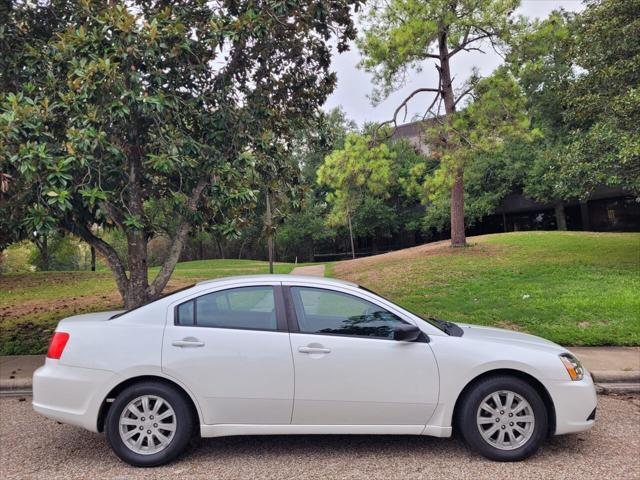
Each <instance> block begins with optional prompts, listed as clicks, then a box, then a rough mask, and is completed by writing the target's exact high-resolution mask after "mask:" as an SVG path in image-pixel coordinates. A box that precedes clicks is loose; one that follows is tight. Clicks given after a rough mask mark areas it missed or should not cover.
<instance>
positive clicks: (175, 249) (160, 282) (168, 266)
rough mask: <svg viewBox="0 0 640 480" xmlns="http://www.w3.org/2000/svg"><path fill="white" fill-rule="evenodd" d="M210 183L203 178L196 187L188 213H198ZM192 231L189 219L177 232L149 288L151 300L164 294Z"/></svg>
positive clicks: (188, 202) (184, 221)
mask: <svg viewBox="0 0 640 480" xmlns="http://www.w3.org/2000/svg"><path fill="white" fill-rule="evenodd" d="M208 183H209V182H208V179H206V178H202V179H200V181H199V182H198V184H197V185H196V186H195V187H194V189H193V190H192V192H191V196H190V197H189V200H188V201H187V212H188V213H193V212H195V211H196V209H197V207H198V202H199V201H200V196H201V195H202V192H203V191H204V189H205V188H206V186H207V184H208ZM190 230H191V224H190V222H189V220H187V219H185V220H183V221H182V223H181V224H180V226H179V227H178V229H177V230H176V234H175V237H174V239H173V243H172V244H171V248H170V249H169V255H167V258H166V260H165V261H164V263H163V264H162V267H161V268H160V271H159V272H158V274H157V275H156V278H154V279H153V282H152V283H151V285H150V286H149V298H150V299H151V300H153V299H155V298H156V297H157V296H158V295H160V293H162V290H164V287H165V286H166V285H167V282H168V281H169V277H171V274H172V273H173V269H174V268H175V266H176V263H178V259H179V258H180V254H181V253H182V247H183V246H184V243H185V240H186V239H187V235H188V234H189V231H190Z"/></svg>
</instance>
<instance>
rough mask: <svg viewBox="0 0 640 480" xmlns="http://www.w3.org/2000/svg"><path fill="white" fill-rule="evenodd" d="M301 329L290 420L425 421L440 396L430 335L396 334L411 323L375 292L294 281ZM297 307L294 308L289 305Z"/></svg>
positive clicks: (295, 337)
mask: <svg viewBox="0 0 640 480" xmlns="http://www.w3.org/2000/svg"><path fill="white" fill-rule="evenodd" d="M288 292H289V297H288V298H289V299H290V300H289V301H291V302H292V303H293V307H294V308H293V309H292V310H293V311H294V312H295V317H296V319H297V324H298V330H299V332H293V331H292V332H291V348H292V353H293V358H294V365H295V401H294V409H293V417H292V423H293V424H297V425H318V424H324V425H425V424H426V423H427V421H428V420H429V418H430V417H431V414H432V413H433V411H434V410H435V407H436V404H437V401H438V384H439V381H438V369H437V365H436V362H435V358H434V355H433V353H432V351H431V348H429V345H428V343H425V342H400V341H395V340H393V338H392V336H393V329H394V326H395V325H397V324H398V323H409V322H408V321H406V320H403V319H402V318H400V316H398V315H396V314H394V313H392V312H390V311H388V309H385V308H382V307H380V306H379V305H377V304H376V303H374V302H373V301H371V298H369V299H366V298H364V295H363V296H359V295H356V294H351V293H344V292H341V291H338V290H330V289H326V288H315V287H303V286H291V287H289V288H288ZM292 313H293V312H292Z"/></svg>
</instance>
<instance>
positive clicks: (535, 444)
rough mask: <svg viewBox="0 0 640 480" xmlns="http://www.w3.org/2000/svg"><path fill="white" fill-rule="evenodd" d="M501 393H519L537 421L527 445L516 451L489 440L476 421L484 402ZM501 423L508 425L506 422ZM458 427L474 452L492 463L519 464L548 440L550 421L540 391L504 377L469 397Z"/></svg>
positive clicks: (481, 384) (480, 384)
mask: <svg viewBox="0 0 640 480" xmlns="http://www.w3.org/2000/svg"><path fill="white" fill-rule="evenodd" d="M499 391H511V392H514V393H517V394H518V395H520V396H521V397H523V398H524V399H525V400H526V401H527V402H529V405H530V406H531V409H532V410H533V415H534V419H535V423H534V426H533V433H532V434H531V436H530V437H529V439H528V440H526V441H525V443H523V444H522V445H520V446H519V447H517V448H515V449H513V450H502V449H500V448H497V447H496V446H494V445H492V444H491V443H489V441H487V440H485V439H484V438H483V436H482V435H481V433H480V427H479V426H478V422H477V420H476V416H477V413H478V409H479V408H480V404H481V403H482V402H483V400H484V399H485V398H486V397H487V396H489V395H491V394H493V393H495V392H499ZM505 403H506V402H505ZM501 421H503V422H504V420H501ZM456 425H457V427H458V430H459V431H460V433H461V434H462V437H463V438H464V440H465V442H466V443H467V445H469V447H471V449H473V450H475V451H476V452H478V453H480V454H481V455H483V456H484V457H486V458H488V459H490V460H496V461H500V462H516V461H520V460H524V459H525V458H528V457H530V456H531V455H533V454H534V453H536V451H537V450H538V448H539V447H540V445H541V444H542V442H543V441H544V439H545V438H546V435H547V431H548V428H549V420H548V414H547V408H546V406H545V404H544V401H543V400H542V398H541V397H540V394H539V393H538V392H537V391H536V389H535V388H533V387H532V386H531V385H530V384H529V383H527V382H526V381H524V380H522V379H520V378H517V377H512V376H507V375H504V376H495V377H489V378H486V379H483V380H481V381H479V382H478V383H477V384H476V385H474V386H473V387H472V388H471V389H470V390H469V391H467V392H466V393H465V395H464V397H463V398H462V399H461V402H460V404H459V408H458V410H457V415H456ZM483 428H488V427H483ZM501 428H502V427H501ZM507 428H508V427H507ZM525 438H526V437H525Z"/></svg>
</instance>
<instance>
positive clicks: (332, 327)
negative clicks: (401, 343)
mask: <svg viewBox="0 0 640 480" xmlns="http://www.w3.org/2000/svg"><path fill="white" fill-rule="evenodd" d="M291 296H292V298H293V304H294V307H295V311H296V316H297V318H298V325H299V327H300V332H302V333H320V334H322V333H324V334H333V335H354V336H360V337H374V338H393V330H394V329H395V327H396V325H398V324H399V323H406V322H405V321H403V320H402V319H400V318H399V317H398V316H397V315H394V314H393V313H391V312H388V311H387V310H385V309H384V308H382V307H380V306H378V305H375V304H373V303H371V302H368V301H367V300H363V299H362V298H358V297H354V296H353V295H348V294H345V293H340V292H334V291H331V290H324V289H320V288H307V287H291Z"/></svg>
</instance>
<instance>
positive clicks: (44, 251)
mask: <svg viewBox="0 0 640 480" xmlns="http://www.w3.org/2000/svg"><path fill="white" fill-rule="evenodd" d="M38 247H39V249H40V260H41V264H40V266H41V267H42V270H44V271H45V272H48V271H49V267H50V263H51V262H50V259H49V239H48V238H47V235H46V234H44V235H42V241H41V242H39V243H38Z"/></svg>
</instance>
